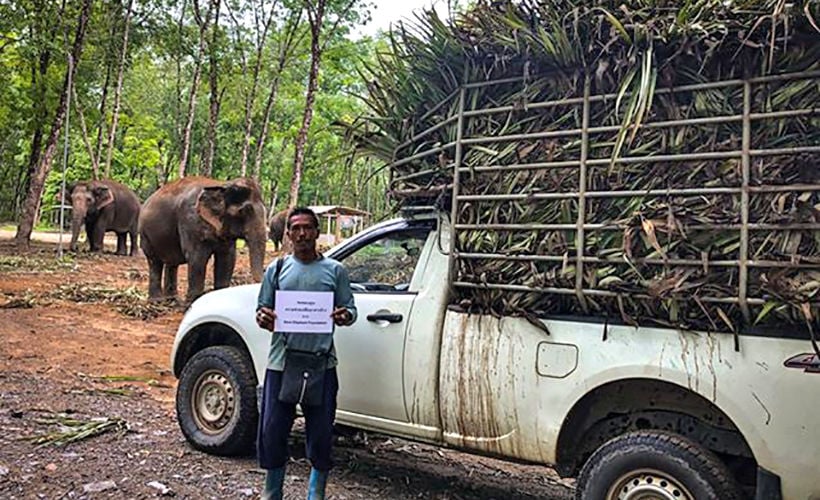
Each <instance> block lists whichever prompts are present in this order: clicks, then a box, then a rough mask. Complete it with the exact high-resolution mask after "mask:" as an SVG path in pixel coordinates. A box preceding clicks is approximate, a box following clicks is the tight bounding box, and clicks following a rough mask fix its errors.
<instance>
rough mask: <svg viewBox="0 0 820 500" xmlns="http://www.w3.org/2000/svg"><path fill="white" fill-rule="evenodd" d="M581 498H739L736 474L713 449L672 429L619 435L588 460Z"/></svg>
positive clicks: (581, 481)
mask: <svg viewBox="0 0 820 500" xmlns="http://www.w3.org/2000/svg"><path fill="white" fill-rule="evenodd" d="M575 498H576V499H577V500H602V499H603V500H632V499H639V498H640V499H644V498H646V499H661V500H736V499H738V498H740V497H739V493H738V488H737V485H736V483H735V480H734V478H733V477H732V475H731V474H730V473H729V471H728V469H727V468H726V466H725V465H724V464H723V463H722V462H721V461H720V460H719V459H718V458H717V457H716V456H715V455H714V454H712V453H711V452H710V451H708V450H706V449H704V448H703V447H701V446H700V445H698V444H697V443H695V442H694V441H691V440H689V439H686V438H684V437H682V436H679V435H677V434H674V433H671V432H664V431H636V432H629V433H627V434H624V435H621V436H618V437H616V438H614V439H612V440H610V441H608V442H607V443H605V444H604V445H602V446H601V447H600V448H598V449H597V450H595V453H593V454H592V456H591V457H590V458H589V460H587V462H586V464H584V467H583V469H581V474H580V475H579V476H578V483H577V489H576V493H575Z"/></svg>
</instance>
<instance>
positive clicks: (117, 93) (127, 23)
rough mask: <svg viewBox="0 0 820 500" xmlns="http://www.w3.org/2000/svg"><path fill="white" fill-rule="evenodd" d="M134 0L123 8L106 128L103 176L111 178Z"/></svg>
mask: <svg viewBox="0 0 820 500" xmlns="http://www.w3.org/2000/svg"><path fill="white" fill-rule="evenodd" d="M133 3H134V0H128V6H127V7H126V8H125V20H124V21H123V22H124V26H123V28H122V52H121V53H120V64H119V68H117V87H116V88H115V89H114V109H112V110H111V127H109V129H108V151H107V153H106V155H105V177H106V178H111V157H112V155H113V154H114V137H115V136H116V135H117V121H118V120H119V117H120V100H121V98H122V77H123V73H125V59H126V57H127V56H128V31H129V28H130V27H131V7H132V5H133Z"/></svg>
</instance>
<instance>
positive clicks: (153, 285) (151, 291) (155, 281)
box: [148, 259, 163, 300]
mask: <svg viewBox="0 0 820 500" xmlns="http://www.w3.org/2000/svg"><path fill="white" fill-rule="evenodd" d="M162 268H163V264H162V261H160V260H154V259H148V299H149V300H159V299H161V298H162V288H161V287H160V284H161V283H162Z"/></svg>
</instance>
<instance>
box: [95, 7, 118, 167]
mask: <svg viewBox="0 0 820 500" xmlns="http://www.w3.org/2000/svg"><path fill="white" fill-rule="evenodd" d="M116 34H117V24H116V23H115V22H113V20H112V21H111V34H110V35H109V40H113V39H114V36H116ZM105 59H106V65H105V81H104V82H103V87H102V96H101V97H100V121H99V122H98V123H97V142H96V143H95V144H96V145H97V149H96V153H95V154H94V163H96V164H97V167H98V168H99V165H100V161H102V150H103V133H104V132H105V126H106V124H107V122H108V119H107V117H106V109H107V108H108V88H109V87H110V86H111V72H112V71H113V66H114V57H113V55H112V54H111V51H109V52H107V53H106V58H105Z"/></svg>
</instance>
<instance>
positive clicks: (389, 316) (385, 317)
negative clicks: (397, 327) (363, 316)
mask: <svg viewBox="0 0 820 500" xmlns="http://www.w3.org/2000/svg"><path fill="white" fill-rule="evenodd" d="M403 319H404V318H403V317H402V315H401V314H396V313H379V314H368V315H367V321H387V322H388V323H400V322H401V321H402V320H403Z"/></svg>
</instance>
